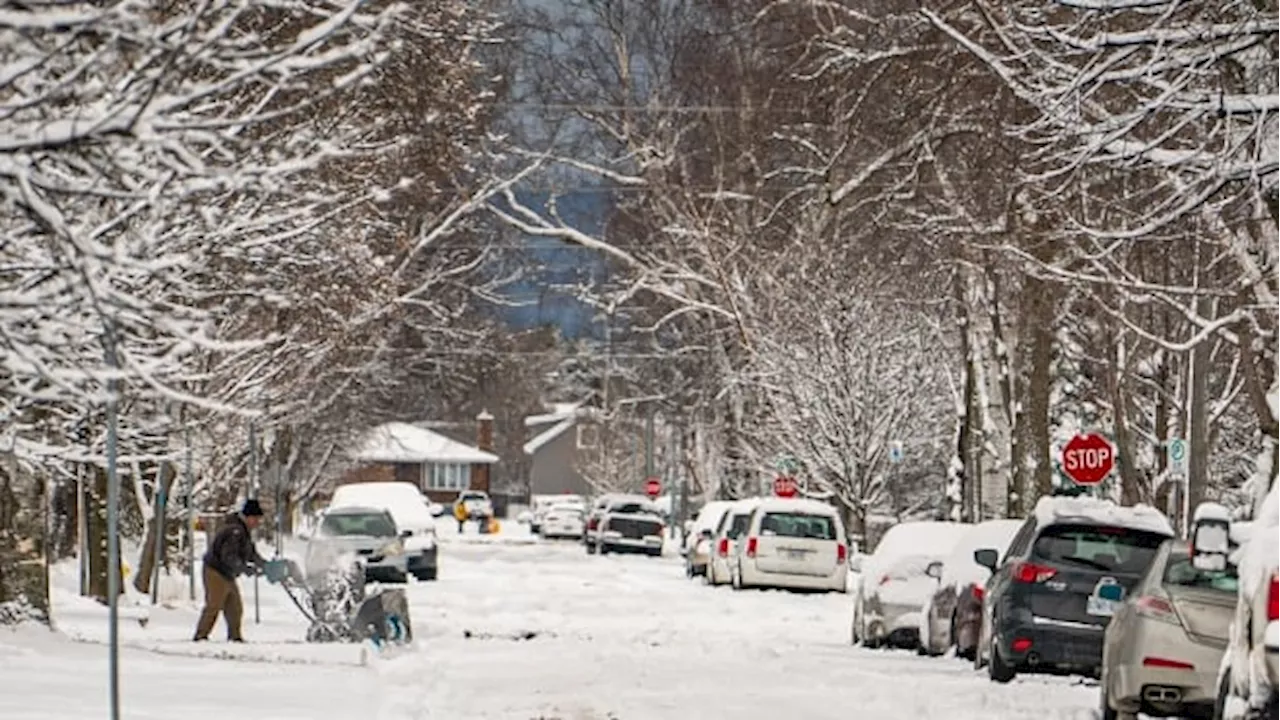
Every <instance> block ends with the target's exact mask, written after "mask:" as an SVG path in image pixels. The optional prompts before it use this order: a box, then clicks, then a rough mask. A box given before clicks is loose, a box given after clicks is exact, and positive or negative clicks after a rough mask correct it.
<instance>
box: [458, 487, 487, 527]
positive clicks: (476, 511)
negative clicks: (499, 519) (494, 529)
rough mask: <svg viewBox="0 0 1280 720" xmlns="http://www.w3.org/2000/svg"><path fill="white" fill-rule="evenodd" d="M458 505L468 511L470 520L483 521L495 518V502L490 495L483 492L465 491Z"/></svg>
mask: <svg viewBox="0 0 1280 720" xmlns="http://www.w3.org/2000/svg"><path fill="white" fill-rule="evenodd" d="M457 503H458V504H459V505H462V507H463V509H465V510H466V511H467V519H468V520H483V519H485V518H491V517H493V501H491V500H490V499H489V493H487V492H483V491H481V490H463V491H462V493H461V494H459V495H458V500H457Z"/></svg>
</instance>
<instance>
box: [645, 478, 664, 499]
mask: <svg viewBox="0 0 1280 720" xmlns="http://www.w3.org/2000/svg"><path fill="white" fill-rule="evenodd" d="M644 494H645V495H648V496H649V497H651V498H656V497H658V496H659V495H661V494H662V481H661V480H659V479H658V478H656V477H651V478H648V479H647V480H645V481H644Z"/></svg>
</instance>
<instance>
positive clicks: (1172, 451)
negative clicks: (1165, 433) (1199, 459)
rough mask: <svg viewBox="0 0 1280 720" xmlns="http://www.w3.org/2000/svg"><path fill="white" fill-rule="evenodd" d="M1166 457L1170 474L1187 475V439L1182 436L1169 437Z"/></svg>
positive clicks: (1166, 444) (1166, 445)
mask: <svg viewBox="0 0 1280 720" xmlns="http://www.w3.org/2000/svg"><path fill="white" fill-rule="evenodd" d="M1165 459H1166V460H1167V461H1168V462H1166V465H1167V466H1168V468H1169V474H1170V475H1175V476H1177V477H1186V476H1187V441H1186V440H1183V439H1182V438H1169V442H1167V443H1165Z"/></svg>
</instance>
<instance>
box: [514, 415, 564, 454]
mask: <svg viewBox="0 0 1280 720" xmlns="http://www.w3.org/2000/svg"><path fill="white" fill-rule="evenodd" d="M576 422H577V418H576V417H567V418H565V419H563V420H561V421H560V422H558V423H556V424H555V425H552V426H551V427H549V428H547V429H546V430H543V431H542V432H540V433H538V434H537V435H534V436H533V439H531V440H530V441H529V442H527V443H525V444H524V454H525V455H532V454H534V453H536V452H538V450H539V449H540V448H541V447H542V446H543V445H546V444H547V443H549V442H551V441H552V440H555V439H556V438H558V437H560V436H561V435H562V434H564V432H565V431H566V430H568V429H569V428H571V427H573V426H574V424H575V423H576Z"/></svg>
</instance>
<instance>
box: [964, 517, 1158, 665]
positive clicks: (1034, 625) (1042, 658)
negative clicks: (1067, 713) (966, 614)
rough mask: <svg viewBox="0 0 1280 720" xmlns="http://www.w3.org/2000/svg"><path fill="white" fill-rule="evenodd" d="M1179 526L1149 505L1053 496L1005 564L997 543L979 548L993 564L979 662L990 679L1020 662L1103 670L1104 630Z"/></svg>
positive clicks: (983, 560) (982, 561) (978, 554)
mask: <svg viewBox="0 0 1280 720" xmlns="http://www.w3.org/2000/svg"><path fill="white" fill-rule="evenodd" d="M1173 535H1174V533H1173V529H1172V527H1170V525H1169V521H1168V519H1166V518H1165V516H1164V515H1163V514H1161V513H1160V512H1158V511H1156V510H1154V509H1152V508H1150V507H1146V506H1137V507H1120V506H1118V505H1115V504H1114V503H1111V502H1107V501H1104V500H1098V499H1094V498H1087V497H1047V498H1043V499H1041V500H1040V502H1039V504H1037V506H1036V512H1035V514H1034V515H1032V517H1030V518H1028V519H1027V521H1026V523H1024V524H1023V526H1022V528H1021V529H1020V530H1019V531H1018V534H1017V535H1015V536H1014V538H1013V541H1012V542H1011V543H1010V545H1009V550H1008V553H1007V554H1006V555H1005V558H1004V561H1003V564H1001V565H999V566H998V567H997V562H998V557H999V553H998V552H997V550H996V549H994V548H987V549H979V550H976V551H974V554H973V557H974V560H975V561H976V562H977V563H978V564H979V565H982V566H984V567H987V568H989V569H990V570H991V571H992V573H991V578H990V579H989V580H988V581H987V587H986V597H985V599H984V603H983V606H984V607H983V615H984V618H983V633H982V635H983V639H982V640H981V641H980V644H979V657H978V660H977V663H978V664H979V665H981V664H983V663H984V662H985V663H986V664H987V666H988V668H989V671H988V672H989V674H990V676H991V679H992V680H994V681H996V682H1002V683H1004V682H1009V681H1010V680H1012V679H1013V678H1014V676H1015V675H1016V674H1017V673H1019V672H1056V673H1069V672H1077V673H1082V674H1086V675H1092V676H1094V677H1097V676H1098V675H1099V673H1100V669H1101V666H1102V640H1103V633H1104V632H1105V630H1106V627H1107V623H1108V622H1109V621H1110V620H1111V616H1112V614H1113V613H1114V612H1115V611H1116V609H1117V608H1119V607H1120V605H1121V604H1122V603H1123V602H1124V599H1125V596H1126V595H1127V593H1128V592H1129V591H1130V590H1131V589H1132V588H1134V587H1135V586H1136V585H1137V584H1138V581H1139V580H1141V579H1142V576H1143V575H1144V574H1145V573H1146V571H1147V568H1148V567H1149V566H1150V565H1151V561H1152V559H1154V558H1155V555H1156V550H1157V549H1158V548H1159V547H1160V544H1161V543H1163V542H1164V541H1165V540H1167V539H1168V538H1170V537H1173Z"/></svg>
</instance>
